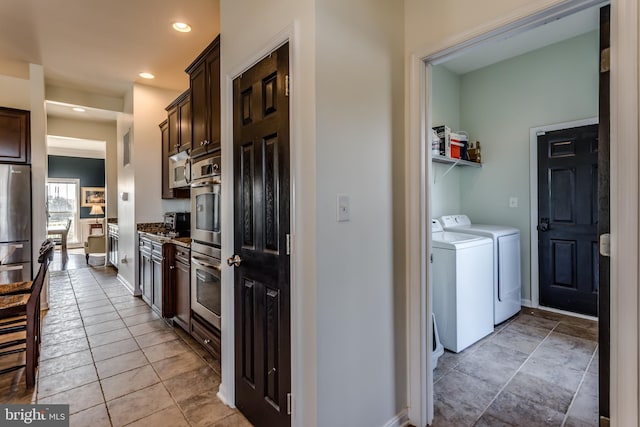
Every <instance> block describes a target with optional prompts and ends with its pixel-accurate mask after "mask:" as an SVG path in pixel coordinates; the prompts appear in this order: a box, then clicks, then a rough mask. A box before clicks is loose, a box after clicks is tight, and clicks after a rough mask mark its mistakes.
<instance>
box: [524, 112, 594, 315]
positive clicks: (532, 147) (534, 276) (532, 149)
mask: <svg viewBox="0 0 640 427" xmlns="http://www.w3.org/2000/svg"><path fill="white" fill-rule="evenodd" d="M594 124H598V118H597V117H591V118H588V119H583V120H574V121H570V122H564V123H555V124H550V125H546V126H539V127H535V128H531V129H529V172H530V176H529V184H530V187H529V193H530V196H531V200H530V203H531V212H530V214H529V215H530V217H529V219H530V229H529V231H530V233H531V236H537V234H538V229H537V227H538V132H552V131H555V130H562V129H569V128H575V127H580V126H587V125H594ZM530 240H531V242H530V244H531V250H530V253H531V276H530V277H531V301H523V304H525V305H530V306H531V307H534V308H537V307H539V306H540V288H539V284H538V279H539V277H538V276H539V275H538V267H539V264H538V239H533V238H532V239H530ZM527 303H528V304H527ZM544 309H545V310H549V311H553V312H556V313H562V314H568V315H570V316H575V317H581V318H584V319H590V320H598V318H597V317H593V316H586V315H583V314H579V313H568V312H565V311H563V310H558V309H555V308H550V307H545V308H544Z"/></svg>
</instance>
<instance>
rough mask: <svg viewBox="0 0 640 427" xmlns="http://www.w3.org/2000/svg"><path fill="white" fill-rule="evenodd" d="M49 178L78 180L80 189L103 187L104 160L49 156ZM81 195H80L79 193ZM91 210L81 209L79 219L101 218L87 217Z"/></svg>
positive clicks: (95, 216)
mask: <svg viewBox="0 0 640 427" xmlns="http://www.w3.org/2000/svg"><path fill="white" fill-rule="evenodd" d="M48 162H49V167H48V169H49V178H69V179H73V178H75V179H80V190H81V191H82V187H104V167H105V166H104V159H89V158H85V157H67V156H49V160H48ZM80 194H81V195H82V193H80ZM89 211H91V208H86V207H84V208H83V207H81V208H80V218H103V217H104V215H102V216H97V215H93V216H91V215H89Z"/></svg>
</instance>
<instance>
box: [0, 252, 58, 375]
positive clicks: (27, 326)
mask: <svg viewBox="0 0 640 427" xmlns="http://www.w3.org/2000/svg"><path fill="white" fill-rule="evenodd" d="M54 246H55V245H54V243H53V242H52V241H51V240H45V242H44V243H43V244H42V246H41V247H40V254H39V256H38V262H39V263H40V269H39V270H38V274H37V275H36V278H35V279H34V280H33V282H20V284H21V285H20V286H11V285H12V284H9V285H4V286H6V287H5V288H1V287H0V292H1V291H2V290H4V291H6V293H0V336H5V335H7V336H12V335H14V334H18V333H22V332H24V333H25V338H17V339H16V338H13V339H11V338H10V339H9V340H7V341H5V340H2V341H0V357H3V356H8V355H12V354H18V353H22V352H26V357H25V359H26V361H25V364H24V365H14V366H10V367H8V368H5V369H2V370H0V374H4V373H7V372H12V371H15V370H18V369H22V368H25V374H26V382H27V387H33V386H34V385H35V373H36V368H37V366H38V357H39V355H40V341H41V337H40V293H41V291H42V286H43V284H44V280H45V277H46V275H47V270H48V268H49V263H50V262H51V260H52V259H53V248H54ZM23 283H24V284H28V283H31V286H27V285H22V284H23ZM0 286H2V285H0ZM27 287H28V288H29V291H28V292H27V291H25V289H26V288H27ZM16 288H18V289H16ZM20 290H22V292H20Z"/></svg>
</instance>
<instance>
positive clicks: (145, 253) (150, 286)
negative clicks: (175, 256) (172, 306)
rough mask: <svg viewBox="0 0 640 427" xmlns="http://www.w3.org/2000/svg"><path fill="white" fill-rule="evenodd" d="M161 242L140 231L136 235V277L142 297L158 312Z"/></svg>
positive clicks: (160, 307) (161, 313) (160, 287)
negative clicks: (137, 262)
mask: <svg viewBox="0 0 640 427" xmlns="http://www.w3.org/2000/svg"><path fill="white" fill-rule="evenodd" d="M162 246H163V243H162V242H160V241H156V240H154V239H151V238H150V237H147V236H145V235H144V234H142V233H140V235H139V237H138V260H139V265H138V279H139V283H140V290H141V291H142V299H143V300H144V301H145V302H146V303H147V304H149V306H151V308H152V309H153V310H154V311H155V312H156V313H158V314H160V315H163V312H162V308H163V304H162V262H163V251H162Z"/></svg>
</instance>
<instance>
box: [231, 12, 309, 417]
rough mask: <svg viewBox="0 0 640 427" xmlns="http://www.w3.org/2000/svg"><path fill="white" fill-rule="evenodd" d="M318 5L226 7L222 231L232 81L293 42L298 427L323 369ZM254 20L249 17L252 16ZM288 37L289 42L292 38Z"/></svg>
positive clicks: (293, 260)
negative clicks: (319, 351) (284, 41)
mask: <svg viewBox="0 0 640 427" xmlns="http://www.w3.org/2000/svg"><path fill="white" fill-rule="evenodd" d="M313 5H314V1H313V0H273V1H269V2H264V1H258V0H243V1H238V0H222V1H221V2H220V32H221V37H220V52H221V56H220V59H221V64H220V67H221V72H220V75H221V80H222V83H221V86H222V87H221V96H222V102H221V110H222V112H221V118H222V155H223V158H222V168H223V176H222V178H223V189H222V191H223V192H222V198H223V199H222V204H223V211H222V228H223V229H224V230H232V229H233V219H232V218H233V209H232V206H233V194H232V192H233V186H232V181H233V175H232V168H231V165H232V164H233V155H232V144H233V141H232V139H231V124H232V121H231V120H232V111H231V105H232V97H231V96H232V90H231V89H232V88H231V85H230V82H231V79H232V78H233V77H235V76H236V74H237V73H239V72H241V71H242V70H243V69H246V68H249V66H250V65H251V62H252V61H257V60H258V59H259V57H258V56H259V54H260V53H261V52H264V53H266V51H265V49H266V50H268V49H269V47H272V46H271V43H270V41H272V40H274V38H276V35H279V34H282V33H286V34H289V32H291V33H292V35H293V40H292V41H291V45H290V49H291V52H292V54H291V56H290V61H291V63H290V69H291V76H292V78H291V99H290V102H291V107H292V108H291V120H292V128H291V141H290V142H291V147H292V151H291V162H292V174H293V182H292V183H293V186H292V190H293V199H292V200H294V202H295V205H294V206H292V209H293V211H292V220H293V221H294V228H292V233H293V234H294V240H295V245H294V247H295V248H294V253H293V255H292V258H291V264H292V275H291V279H292V293H291V305H292V331H291V333H292V369H294V370H295V372H294V373H293V378H292V381H293V383H292V391H293V396H294V407H295V409H294V415H293V425H295V426H305V427H307V426H309V427H313V426H315V425H317V375H318V373H317V370H316V357H317V356H316V276H315V274H316V211H315V206H316V161H315V159H316V134H315V131H316V118H315V99H316V91H315V61H316V60H315V51H316V48H315V19H314V9H313ZM249 10H250V11H251V13H247V11H249ZM286 34H285V37H286ZM222 238H223V242H222V258H223V259H225V258H227V257H228V256H230V255H231V254H232V252H231V251H232V250H233V236H232V235H231V234H230V233H226V234H223V236H222ZM222 281H223V286H222V313H223V315H222V330H223V336H222V343H223V344H222V352H223V354H222V384H221V386H220V394H221V396H222V397H223V398H224V399H226V400H228V401H232V400H233V395H234V388H233V382H234V377H233V375H234V372H233V354H234V353H233V295H232V292H231V291H230V290H231V289H233V276H232V270H231V269H229V268H227V267H225V266H223V270H222Z"/></svg>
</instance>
